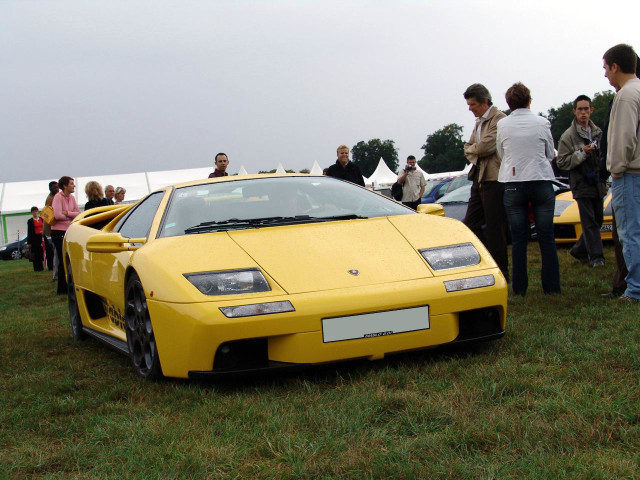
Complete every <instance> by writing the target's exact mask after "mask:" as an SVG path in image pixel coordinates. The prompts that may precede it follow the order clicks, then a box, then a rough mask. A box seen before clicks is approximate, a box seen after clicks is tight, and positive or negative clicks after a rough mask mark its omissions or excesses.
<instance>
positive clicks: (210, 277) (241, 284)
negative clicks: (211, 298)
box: [184, 268, 271, 295]
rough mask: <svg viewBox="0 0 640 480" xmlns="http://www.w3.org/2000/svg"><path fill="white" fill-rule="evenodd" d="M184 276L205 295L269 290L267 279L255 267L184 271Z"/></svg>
mask: <svg viewBox="0 0 640 480" xmlns="http://www.w3.org/2000/svg"><path fill="white" fill-rule="evenodd" d="M184 276H185V278H186V279H187V280H189V281H190V282H191V283H192V284H193V285H194V286H195V287H196V288H197V289H198V290H200V292H202V293H204V294H205V295H238V294H243V293H256V292H268V291H270V290H271V288H270V287H269V283H268V282H267V279H266V278H264V275H262V272H260V270H258V269H257V268H248V269H246V270H225V271H222V272H205V273H185V274H184Z"/></svg>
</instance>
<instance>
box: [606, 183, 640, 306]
mask: <svg viewBox="0 0 640 480" xmlns="http://www.w3.org/2000/svg"><path fill="white" fill-rule="evenodd" d="M611 192H612V193H613V212H614V214H615V216H616V224H617V227H618V237H620V243H622V254H623V255H624V261H625V263H626V264H627V270H628V271H629V273H628V274H627V278H626V280H627V289H626V290H625V292H624V294H625V295H626V296H627V297H632V298H637V299H640V175H632V174H630V173H625V174H624V175H623V176H622V177H621V178H614V179H613V182H612V183H611Z"/></svg>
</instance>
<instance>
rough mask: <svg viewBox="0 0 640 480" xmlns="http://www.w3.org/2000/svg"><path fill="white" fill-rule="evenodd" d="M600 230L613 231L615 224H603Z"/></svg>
mask: <svg viewBox="0 0 640 480" xmlns="http://www.w3.org/2000/svg"><path fill="white" fill-rule="evenodd" d="M600 231H601V232H613V225H612V224H609V225H602V226H601V227H600Z"/></svg>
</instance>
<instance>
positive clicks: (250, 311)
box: [220, 300, 296, 318]
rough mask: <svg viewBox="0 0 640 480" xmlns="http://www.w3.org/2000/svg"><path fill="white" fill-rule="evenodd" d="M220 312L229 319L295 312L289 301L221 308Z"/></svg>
mask: <svg viewBox="0 0 640 480" xmlns="http://www.w3.org/2000/svg"><path fill="white" fill-rule="evenodd" d="M220 311H221V312H222V313H223V314H224V316H225V317H227V318H237V317H253V316H255V315H268V314H270V313H283V312H295V311H296V309H295V308H293V305H291V302H290V301H289V300H285V301H283V302H268V303H254V304H252V305H238V306H237V307H220Z"/></svg>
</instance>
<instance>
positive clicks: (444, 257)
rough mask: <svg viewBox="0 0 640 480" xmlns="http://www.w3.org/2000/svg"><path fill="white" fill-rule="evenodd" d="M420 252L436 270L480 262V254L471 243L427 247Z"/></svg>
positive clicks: (467, 265)
mask: <svg viewBox="0 0 640 480" xmlns="http://www.w3.org/2000/svg"><path fill="white" fill-rule="evenodd" d="M419 252H420V254H421V255H422V256H423V257H424V259H425V260H426V261H427V263H428V264H429V266H430V267H431V268H433V269H434V270H449V269H452V268H461V267H469V266H471V265H477V264H478V263H480V254H479V253H478V251H477V250H476V247H474V246H473V245H472V244H470V243H462V244H460V245H451V246H449V247H437V248H425V249H423V250H419Z"/></svg>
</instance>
